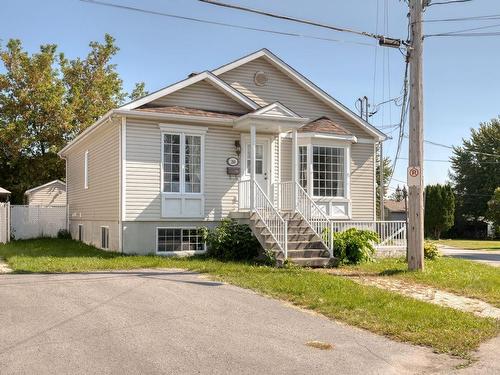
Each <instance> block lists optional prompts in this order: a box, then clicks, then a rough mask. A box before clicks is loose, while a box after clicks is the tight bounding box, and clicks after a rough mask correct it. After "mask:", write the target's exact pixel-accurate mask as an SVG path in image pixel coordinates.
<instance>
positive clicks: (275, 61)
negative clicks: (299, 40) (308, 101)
mask: <svg viewBox="0 0 500 375" xmlns="http://www.w3.org/2000/svg"><path fill="white" fill-rule="evenodd" d="M261 57H263V58H265V59H266V60H267V61H269V62H270V63H271V64H272V65H273V66H275V67H276V68H278V69H279V70H280V71H282V72H283V73H285V74H286V75H287V76H288V77H290V78H291V79H292V80H293V81H295V82H296V83H297V84H299V85H300V86H302V87H303V88H305V89H306V90H307V91H309V92H310V93H312V94H313V95H314V96H316V97H317V98H319V99H320V100H322V101H323V102H324V103H326V104H328V105H329V106H330V107H332V108H334V109H336V110H338V111H339V112H340V113H342V114H343V115H345V116H346V117H347V118H349V119H351V120H352V121H353V122H355V123H356V124H358V125H359V126H360V127H361V128H363V129H364V130H365V131H366V132H367V133H369V134H370V135H372V136H373V137H374V138H376V139H377V140H378V141H384V140H386V139H387V135H386V134H385V133H383V132H381V131H380V130H378V129H377V128H375V127H374V126H373V125H371V124H370V123H368V122H367V121H365V120H363V119H362V118H361V117H359V116H358V115H357V114H356V113H354V112H353V111H351V110H350V109H349V108H347V107H346V106H345V105H343V104H342V103H340V102H339V101H337V100H336V99H335V98H333V97H332V96H330V95H329V94H327V93H326V92H325V91H323V90H322V89H320V88H319V87H318V86H316V85H315V84H314V83H312V82H311V81H310V80H308V79H307V78H306V77H304V76H303V75H302V74H300V73H299V72H297V71H296V70H295V69H293V68H292V67H291V66H290V65H288V64H287V63H285V62H284V61H283V60H281V59H280V58H279V57H278V56H276V55H275V54H273V53H272V52H271V51H269V50H267V49H266V48H264V49H261V50H259V51H257V52H254V53H252V54H250V55H248V56H246V57H243V58H241V59H238V60H236V61H234V62H232V63H229V64H226V65H223V66H221V67H220V68H217V69H215V70H213V71H212V73H213V74H215V75H216V76H219V75H221V74H223V73H225V72H227V71H229V70H232V69H235V68H237V67H239V66H241V65H243V64H246V63H248V62H250V61H253V60H255V59H258V58H261Z"/></svg>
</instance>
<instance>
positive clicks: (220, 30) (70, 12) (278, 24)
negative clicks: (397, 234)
mask: <svg viewBox="0 0 500 375" xmlns="http://www.w3.org/2000/svg"><path fill="white" fill-rule="evenodd" d="M101 1H103V2H108V3H114V4H120V5H126V6H130V7H138V8H142V9H147V10H152V11H157V12H163V13H170V14H175V15H179V16H187V17H195V18H201V19H205V20H210V21H216V22H223V23H231V24H237V25H242V26H248V27H252V28H264V29H272V30H276V31H281V32H289V33H295V34H301V35H310V36H315V37H321V38H329V39H335V41H333V40H330V41H326V40H318V39H312V38H306V37H293V36H284V35H276V34H271V33H265V32H258V31H251V30H242V29H235V28H229V27H223V26H217V25H212V24H206V23H199V22H192V21H186V20H179V19H174V18H169V17H164V16H157V15H152V14H145V13H140V12H134V11H128V10H123V9H116V8H110V7H104V6H99V5H96V4H90V3H88V2H83V1H80V0H45V1H39V0H1V1H0V3H1V8H0V9H1V13H0V43H1V44H2V45H5V43H6V42H7V41H8V40H9V39H11V38H18V39H20V40H21V41H22V42H23V45H24V48H25V49H26V50H27V51H28V52H30V53H33V52H36V51H37V50H38V49H39V46H40V45H41V44H46V43H54V44H57V45H58V48H59V51H61V52H64V53H65V55H66V56H67V57H69V58H74V57H78V56H81V57H84V56H86V54H87V53H88V50H89V47H88V43H89V42H90V41H93V40H99V41H102V40H103V36H104V34H105V33H109V34H111V35H113V37H115V38H116V43H117V45H118V46H119V48H120V51H119V52H118V54H117V55H116V56H115V58H114V59H113V63H115V64H117V70H118V72H119V73H120V76H121V78H122V79H123V81H124V88H125V90H127V91H129V92H130V91H131V90H132V88H133V86H134V84H135V83H136V82H141V81H143V82H145V84H146V88H147V90H149V91H150V92H151V91H154V90H157V89H160V88H162V87H165V86H167V85H170V84H172V83H174V82H177V81H179V80H182V79H184V78H186V77H187V75H188V74H189V73H191V72H198V71H203V70H210V69H214V68H216V67H218V66H220V65H223V64H225V63H227V62H229V61H233V60H235V59H237V58H239V57H242V56H244V55H247V54H249V53H251V52H254V51H256V50H259V49H261V48H263V47H266V48H268V49H270V50H271V51H272V52H274V53H275V54H277V55H278V56H279V57H280V58H282V59H283V60H285V61H286V62H287V63H288V64H290V65H291V66H293V67H294V68H295V69H296V70H298V71H299V72H301V73H302V74H304V75H305V76H306V77H307V78H309V79H310V80H312V81H313V82H314V83H316V84H317V85H318V86H320V87H321V88H322V89H324V90H325V91H327V92H328V93H329V94H331V95H332V96H334V97H335V98H336V99H337V100H339V101H340V102H342V103H343V104H345V105H346V106H348V107H349V108H351V109H352V110H354V111H356V112H357V110H356V107H355V102H356V99H357V98H359V97H362V96H365V95H366V96H368V97H369V100H370V102H371V103H373V104H376V103H380V102H383V101H385V100H388V99H391V98H396V97H399V96H400V95H401V88H402V85H403V73H404V58H403V56H402V54H401V53H400V51H398V50H396V49H389V48H382V47H378V46H376V41H374V40H372V39H369V38H366V37H360V36H355V35H352V34H346V33H339V32H334V31H329V30H324V29H319V28H316V27H312V26H307V25H301V24H296V23H292V22H288V21H283V20H276V19H270V18H267V17H263V16H259V15H254V14H249V13H244V12H241V11H237V10H231V9H225V8H220V7H216V6H213V5H209V4H204V3H201V2H198V1H196V0H142V1H139V0H101ZM224 1H225V2H228V3H232V4H240V5H244V6H250V7H253V8H258V9H263V10H268V11H272V12H275V13H280V14H286V15H289V16H293V17H300V18H307V19H311V20H315V21H319V22H323V23H328V24H332V25H337V26H341V27H347V28H352V29H357V30H364V31H369V32H377V33H380V34H385V35H389V36H391V37H395V38H403V39H405V38H406V32H407V31H406V30H407V18H406V15H407V12H408V9H407V6H406V3H405V2H404V1H401V0H350V1H345V0H308V1H307V2H306V4H307V6H306V7H305V6H304V1H303V0H286V1H285V0H274V1H270V0H224ZM436 2H437V1H436ZM489 14H500V1H498V0H473V1H470V2H467V3H456V4H447V5H434V6H431V7H429V8H427V9H426V12H425V14H424V19H426V20H431V19H443V18H456V17H470V16H475V15H489ZM496 24H497V25H498V26H497V27H492V28H489V29H485V30H483V31H500V21H499V20H496V21H494V20H493V21H488V22H474V21H466V22H465V21H461V22H426V23H424V34H426V35H428V34H435V33H440V32H448V31H455V30H462V29H469V28H475V27H482V26H488V25H496ZM499 46H500V36H494V37H482V38H481V37H471V38H464V37H461V38H458V37H448V38H446V37H442V38H439V37H429V38H426V39H425V41H424V133H425V139H426V140H429V141H433V142H438V143H442V144H446V145H460V144H461V140H462V139H463V138H468V137H469V135H470V129H471V128H477V127H478V126H479V123H481V122H485V121H489V120H490V119H492V118H494V117H497V116H499V115H500V89H499V87H500V69H498V64H499V61H500V48H498V47H499ZM0 69H1V67H0ZM400 112H401V111H400V107H399V106H397V105H396V104H394V103H392V104H386V105H381V106H379V107H378V112H377V113H376V114H375V115H374V116H372V117H371V119H370V122H371V123H372V124H373V125H375V126H377V127H381V128H382V129H383V130H384V131H386V132H388V133H389V135H390V136H393V137H394V138H393V139H391V140H388V141H387V142H386V143H384V153H385V155H387V156H389V157H390V158H391V160H394V157H395V154H396V143H397V128H395V127H392V128H391V127H389V126H391V125H394V124H397V123H398V122H399V116H400ZM407 155H408V143H407V140H406V139H405V141H404V143H403V147H402V151H401V155H400V159H399V160H398V161H397V164H396V170H395V173H394V176H393V180H392V181H391V183H390V191H391V190H393V189H394V188H395V187H396V186H397V185H398V184H399V185H402V184H403V183H404V181H406V168H407V166H408V160H407ZM450 155H451V150H450V149H447V148H444V147H438V146H434V145H431V144H426V145H425V157H424V158H425V159H427V160H429V159H430V160H429V161H426V162H425V163H424V179H425V183H426V184H432V183H444V182H446V181H447V180H448V179H449V177H448V176H449V166H450V165H449V162H442V161H431V160H445V161H446V160H448V157H449V156H450Z"/></svg>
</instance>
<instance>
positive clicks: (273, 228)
mask: <svg viewBox="0 0 500 375" xmlns="http://www.w3.org/2000/svg"><path fill="white" fill-rule="evenodd" d="M254 186H255V207H254V210H255V213H256V214H257V216H258V217H259V219H260V220H261V221H262V223H263V224H264V226H265V227H266V229H267V230H268V231H269V233H270V234H271V236H272V238H273V240H274V241H275V242H276V244H277V245H278V248H279V249H280V250H281V252H282V253H283V256H284V257H285V259H287V258H288V223H287V221H286V220H285V219H283V217H282V216H281V215H280V213H279V211H278V210H277V209H276V207H275V206H274V205H273V204H272V203H271V201H270V199H269V197H268V196H267V195H266V194H265V193H264V191H263V190H262V188H261V187H260V185H259V184H258V183H257V182H256V181H255V182H254ZM261 206H262V207H261Z"/></svg>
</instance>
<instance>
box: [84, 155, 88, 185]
mask: <svg viewBox="0 0 500 375" xmlns="http://www.w3.org/2000/svg"><path fill="white" fill-rule="evenodd" d="M83 187H84V188H85V189H88V188H89V150H87V151H85V156H84V158H83Z"/></svg>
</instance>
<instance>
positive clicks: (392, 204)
mask: <svg viewBox="0 0 500 375" xmlns="http://www.w3.org/2000/svg"><path fill="white" fill-rule="evenodd" d="M384 213H385V220H406V210H405V201H404V200H401V201H396V200H386V201H385V202H384Z"/></svg>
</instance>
